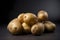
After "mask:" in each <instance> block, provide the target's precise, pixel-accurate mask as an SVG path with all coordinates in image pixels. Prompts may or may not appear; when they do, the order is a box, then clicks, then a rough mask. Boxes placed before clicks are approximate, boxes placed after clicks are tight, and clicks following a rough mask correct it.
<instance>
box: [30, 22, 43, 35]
mask: <svg viewBox="0 0 60 40" xmlns="http://www.w3.org/2000/svg"><path fill="white" fill-rule="evenodd" d="M43 32H44V24H43V23H37V24H34V25H33V26H32V28H31V33H32V34H33V35H41V34H42V33H43Z"/></svg>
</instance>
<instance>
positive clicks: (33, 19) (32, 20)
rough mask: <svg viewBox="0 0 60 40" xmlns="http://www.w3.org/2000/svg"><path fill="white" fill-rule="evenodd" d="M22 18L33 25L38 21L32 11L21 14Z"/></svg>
mask: <svg viewBox="0 0 60 40" xmlns="http://www.w3.org/2000/svg"><path fill="white" fill-rule="evenodd" d="M23 20H24V22H25V23H27V24H30V25H33V24H35V23H37V22H38V19H37V17H36V15H35V14H33V13H26V14H25V15H24V16H23Z"/></svg>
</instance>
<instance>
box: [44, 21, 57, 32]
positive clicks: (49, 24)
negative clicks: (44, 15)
mask: <svg viewBox="0 0 60 40" xmlns="http://www.w3.org/2000/svg"><path fill="white" fill-rule="evenodd" d="M44 24H45V30H46V31H47V32H53V31H54V30H55V28H56V25H55V24H54V23H52V22H51V21H46V22H45V23H44Z"/></svg>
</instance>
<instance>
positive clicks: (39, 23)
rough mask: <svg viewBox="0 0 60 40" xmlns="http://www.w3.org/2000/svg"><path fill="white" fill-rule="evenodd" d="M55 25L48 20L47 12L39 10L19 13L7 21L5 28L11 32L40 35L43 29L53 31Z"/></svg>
mask: <svg viewBox="0 0 60 40" xmlns="http://www.w3.org/2000/svg"><path fill="white" fill-rule="evenodd" d="M55 28H56V25H55V24H54V23H53V22H51V21H49V20H48V13H47V12H46V11H44V10H40V11H39V12H38V13H37V16H36V15H35V14H34V13H20V14H19V15H18V17H17V18H14V19H13V20H12V21H10V22H9V24H8V26H7V29H8V31H9V32H10V33H11V34H24V33H25V34H28V33H31V34H32V35H41V34H43V33H44V32H45V31H47V32H53V31H54V30H55Z"/></svg>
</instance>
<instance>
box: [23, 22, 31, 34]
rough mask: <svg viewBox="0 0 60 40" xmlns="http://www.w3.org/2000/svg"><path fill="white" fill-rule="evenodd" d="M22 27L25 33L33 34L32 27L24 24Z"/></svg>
mask: <svg viewBox="0 0 60 40" xmlns="http://www.w3.org/2000/svg"><path fill="white" fill-rule="evenodd" d="M22 26H23V29H24V31H25V33H30V32H31V27H30V26H29V25H28V24H27V23H22Z"/></svg>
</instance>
